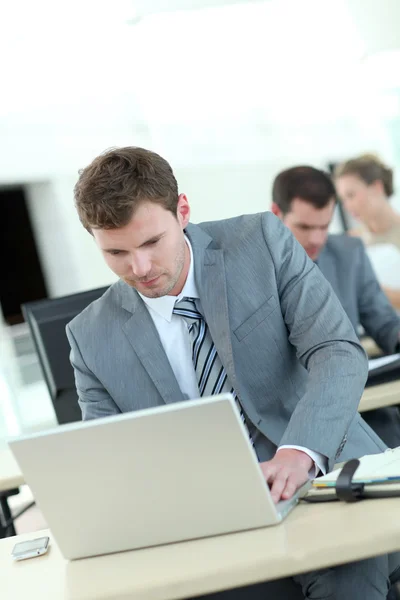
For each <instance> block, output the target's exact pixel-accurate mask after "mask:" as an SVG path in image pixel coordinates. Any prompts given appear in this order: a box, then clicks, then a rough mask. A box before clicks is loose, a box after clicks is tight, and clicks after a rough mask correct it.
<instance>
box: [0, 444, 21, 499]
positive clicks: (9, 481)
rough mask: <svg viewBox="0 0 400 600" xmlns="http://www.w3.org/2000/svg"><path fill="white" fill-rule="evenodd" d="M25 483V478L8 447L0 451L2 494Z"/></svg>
mask: <svg viewBox="0 0 400 600" xmlns="http://www.w3.org/2000/svg"><path fill="white" fill-rule="evenodd" d="M23 483H24V477H23V475H22V473H21V471H20V469H19V467H18V465H17V463H16V461H15V459H14V457H13V455H12V454H11V452H10V450H9V449H8V448H7V447H2V448H1V449H0V492H4V491H7V490H12V489H13V488H17V487H19V486H20V485H22V484H23Z"/></svg>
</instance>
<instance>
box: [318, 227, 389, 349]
mask: <svg viewBox="0 0 400 600" xmlns="http://www.w3.org/2000/svg"><path fill="white" fill-rule="evenodd" d="M317 264H318V266H319V268H320V269H321V271H322V273H323V274H324V275H325V277H326V278H327V280H328V281H329V283H330V284H331V286H332V287H333V289H334V291H335V293H336V295H337V296H338V298H339V300H340V302H341V303H342V306H343V308H344V309H345V311H346V313H347V316H348V317H349V319H350V321H351V322H352V324H353V327H354V329H356V330H357V328H358V326H359V325H362V327H363V328H364V330H365V332H366V333H367V334H368V335H369V336H370V337H372V339H374V340H375V342H376V343H377V344H378V345H379V346H380V347H381V348H382V350H383V351H384V352H386V353H388V354H392V353H394V352H396V346H397V345H398V343H399V333H400V318H399V317H398V316H397V313H396V311H395V310H394V309H393V307H392V305H391V304H390V302H389V300H388V299H387V297H386V296H385V294H384V292H383V291H382V289H381V287H380V285H379V283H378V280H377V279H376V276H375V273H374V271H373V269H372V266H371V263H370V261H369V258H368V256H367V254H366V252H365V249H364V245H363V243H362V241H361V240H359V239H358V238H353V237H349V236H347V235H330V236H329V237H328V241H327V244H326V246H325V248H324V249H323V250H322V252H321V254H320V256H319V258H318V261H317Z"/></svg>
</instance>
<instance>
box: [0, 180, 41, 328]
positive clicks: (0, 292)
mask: <svg viewBox="0 0 400 600" xmlns="http://www.w3.org/2000/svg"><path fill="white" fill-rule="evenodd" d="M0 207H1V213H2V218H1V219H0V303H1V308H2V312H3V316H4V319H5V321H6V323H8V324H9V325H16V324H17V323H22V322H23V320H24V318H23V316H22V311H21V304H22V303H24V302H30V301H32V300H41V299H42V298H47V289H46V284H45V281H44V277H43V272H42V268H41V265H40V260H39V256H38V252H37V248H36V243H35V238H34V235H33V230H32V225H31V220H30V216H29V211H28V207H27V203H26V197H25V191H24V188H23V187H21V186H18V187H17V186H15V187H14V186H13V187H3V188H0Z"/></svg>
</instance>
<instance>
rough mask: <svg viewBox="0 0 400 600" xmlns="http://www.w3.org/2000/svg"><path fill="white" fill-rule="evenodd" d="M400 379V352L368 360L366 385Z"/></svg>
mask: <svg viewBox="0 0 400 600" xmlns="http://www.w3.org/2000/svg"><path fill="white" fill-rule="evenodd" d="M396 379H400V354H390V355H388V356H381V357H379V358H372V359H370V360H369V361H368V380H367V384H366V387H369V386H372V385H379V384H381V383H389V382H390V381H394V380H396Z"/></svg>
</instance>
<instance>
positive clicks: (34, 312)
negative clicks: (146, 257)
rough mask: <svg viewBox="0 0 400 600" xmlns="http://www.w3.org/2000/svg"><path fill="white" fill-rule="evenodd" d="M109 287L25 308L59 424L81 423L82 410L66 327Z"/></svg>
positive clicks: (27, 305) (23, 309) (44, 301)
mask: <svg viewBox="0 0 400 600" xmlns="http://www.w3.org/2000/svg"><path fill="white" fill-rule="evenodd" d="M107 289H108V287H102V288H97V289H94V290H90V291H87V292H81V293H79V294H72V295H70V296H62V297H60V298H52V299H46V300H38V301H36V302H27V303H26V304H23V305H22V311H23V315H24V318H25V321H26V322H27V324H28V326H29V329H30V331H31V335H32V338H33V343H34V345H35V348H36V351H37V353H38V356H39V362H40V365H41V368H42V371H43V376H44V379H45V381H46V384H47V387H48V390H49V393H50V396H51V399H52V401H53V405H54V410H55V413H56V417H57V420H58V422H59V423H60V424H61V423H71V422H73V421H80V420H81V418H82V416H81V411H80V408H79V405H78V396H77V393H76V389H75V379H74V372H73V368H72V366H71V363H70V361H69V353H70V346H69V343H68V339H67V335H66V333H65V327H66V325H67V323H69V322H70V321H72V319H73V318H74V317H75V316H76V315H78V314H79V313H80V312H82V310H83V309H84V308H86V307H87V306H88V305H89V304H90V303H91V302H93V301H94V300H97V299H98V298H100V296H102V295H103V294H104V292H105V291H106V290H107Z"/></svg>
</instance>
